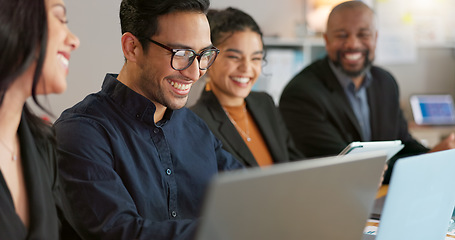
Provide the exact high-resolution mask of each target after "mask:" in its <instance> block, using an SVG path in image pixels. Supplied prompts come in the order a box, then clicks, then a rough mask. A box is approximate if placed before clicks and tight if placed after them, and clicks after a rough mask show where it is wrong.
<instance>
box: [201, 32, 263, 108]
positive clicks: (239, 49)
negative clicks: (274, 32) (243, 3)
mask: <svg viewBox="0 0 455 240" xmlns="http://www.w3.org/2000/svg"><path fill="white" fill-rule="evenodd" d="M216 47H217V48H218V49H220V54H219V55H218V57H217V59H216V60H215V62H214V63H213V65H212V66H211V67H210V68H209V70H208V75H209V76H210V86H211V89H212V91H213V92H214V93H215V94H216V95H217V97H218V98H219V99H220V98H221V99H224V100H234V101H235V100H241V101H243V99H244V98H246V97H247V96H248V94H249V93H250V92H251V88H252V87H253V85H254V83H256V81H257V79H258V77H259V75H260V74H261V70H262V61H263V57H264V49H263V44H262V39H261V36H260V35H259V34H258V33H256V32H253V31H251V30H246V31H241V32H235V33H233V34H232V36H229V37H228V38H227V39H226V40H225V41H223V42H222V43H221V44H219V45H218V46H216ZM221 99H220V100H221ZM222 103H223V101H222ZM228 105H229V104H228Z"/></svg>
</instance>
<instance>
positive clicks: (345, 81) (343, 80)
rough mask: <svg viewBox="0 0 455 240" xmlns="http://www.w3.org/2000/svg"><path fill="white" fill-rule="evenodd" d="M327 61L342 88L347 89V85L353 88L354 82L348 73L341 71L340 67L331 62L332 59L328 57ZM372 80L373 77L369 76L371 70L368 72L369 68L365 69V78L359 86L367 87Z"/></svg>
mask: <svg viewBox="0 0 455 240" xmlns="http://www.w3.org/2000/svg"><path fill="white" fill-rule="evenodd" d="M328 61H329V66H330V68H331V69H332V71H333V72H334V73H335V76H336V78H337V80H338V82H339V83H340V84H341V86H342V87H343V88H344V89H349V86H352V88H354V83H353V82H352V79H351V78H350V77H349V76H348V75H346V74H345V73H344V72H343V71H341V69H339V68H338V67H336V66H335V64H334V63H333V62H332V60H330V59H329V60H328ZM372 81H373V78H372V77H371V72H370V70H367V71H366V72H365V78H364V80H363V82H362V85H361V86H360V88H368V87H369V86H370V85H371V82H372ZM360 88H359V90H360Z"/></svg>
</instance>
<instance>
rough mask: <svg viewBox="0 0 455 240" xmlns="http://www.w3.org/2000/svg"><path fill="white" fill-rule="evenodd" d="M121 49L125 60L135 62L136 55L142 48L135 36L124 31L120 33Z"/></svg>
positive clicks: (140, 52)
mask: <svg viewBox="0 0 455 240" xmlns="http://www.w3.org/2000/svg"><path fill="white" fill-rule="evenodd" d="M122 50H123V55H124V56H125V58H126V59H127V61H131V62H136V61H137V57H138V56H139V55H140V54H142V51H143V48H142V45H141V43H140V42H139V39H137V38H136V36H134V35H133V34H132V33H130V32H126V33H124V34H123V35H122Z"/></svg>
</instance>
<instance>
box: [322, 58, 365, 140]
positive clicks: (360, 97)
mask: <svg viewBox="0 0 455 240" xmlns="http://www.w3.org/2000/svg"><path fill="white" fill-rule="evenodd" d="M329 65H330V68H331V69H332V71H333V72H334V73H335V76H336V77H337V79H338V81H339V82H340V84H341V86H342V87H343V89H344V92H345V94H346V96H347V98H348V100H349V103H350V104H351V108H352V110H353V111H354V114H355V116H356V118H357V121H358V122H359V125H360V128H361V129H362V141H364V142H367V141H371V125H370V107H369V105H368V97H367V88H368V86H370V85H371V81H373V79H372V77H371V73H370V71H367V72H366V74H365V78H364V81H363V82H362V85H360V87H359V89H356V88H355V85H354V82H352V79H351V77H349V76H347V75H346V74H345V73H343V72H342V71H341V70H340V69H339V68H337V67H336V66H335V65H334V64H333V63H332V61H329Z"/></svg>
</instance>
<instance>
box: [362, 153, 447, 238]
mask: <svg viewBox="0 0 455 240" xmlns="http://www.w3.org/2000/svg"><path fill="white" fill-rule="evenodd" d="M454 173H455V149H454V150H448V151H442V152H435V153H428V154H422V155H418V156H413V157H407V158H402V159H400V160H398V161H397V162H396V163H395V166H394V168H393V173H392V178H391V180H390V184H389V189H388V191H387V196H386V197H385V202H384V206H383V209H382V213H381V216H380V221H379V227H378V229H377V230H378V233H377V236H376V238H375V240H395V239H396V240H403V239H413V240H429V239H431V240H443V239H445V236H446V234H447V230H448V226H449V221H450V219H451V217H452V212H453V209H454V206H455V189H454V187H453V186H454V183H455V174H454ZM364 239H374V238H364Z"/></svg>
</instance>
